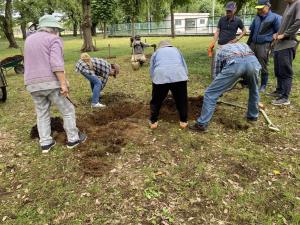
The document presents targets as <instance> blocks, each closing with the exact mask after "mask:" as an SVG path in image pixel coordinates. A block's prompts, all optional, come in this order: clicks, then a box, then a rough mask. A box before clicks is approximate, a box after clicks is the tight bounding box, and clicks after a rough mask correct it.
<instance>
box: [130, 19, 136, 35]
mask: <svg viewBox="0 0 300 225" xmlns="http://www.w3.org/2000/svg"><path fill="white" fill-rule="evenodd" d="M131 36H132V37H134V36H135V16H132V17H131Z"/></svg>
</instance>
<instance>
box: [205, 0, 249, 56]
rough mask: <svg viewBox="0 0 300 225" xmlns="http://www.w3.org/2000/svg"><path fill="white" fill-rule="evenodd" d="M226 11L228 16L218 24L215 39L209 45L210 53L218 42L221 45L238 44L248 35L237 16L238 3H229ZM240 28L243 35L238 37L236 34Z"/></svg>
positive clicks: (222, 18)
mask: <svg viewBox="0 0 300 225" xmlns="http://www.w3.org/2000/svg"><path fill="white" fill-rule="evenodd" d="M225 9H226V16H223V17H221V18H220V20H219V22H218V28H217V31H216V32H215V34H214V39H213V40H212V42H211V43H210V45H209V52H211V51H212V49H213V48H214V47H215V43H216V42H217V41H218V44H219V45H225V44H228V43H236V42H238V41H239V40H240V39H241V38H242V37H243V36H244V35H245V34H246V28H245V26H244V24H243V22H242V20H241V19H240V18H239V17H237V16H235V13H236V9H237V7H236V3H235V2H228V3H227V4H226V7H225ZM239 28H240V29H241V30H242V33H241V34H240V35H239V36H238V37H237V36H236V33H237V31H238V29H239Z"/></svg>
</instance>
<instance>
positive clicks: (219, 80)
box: [197, 56, 261, 126]
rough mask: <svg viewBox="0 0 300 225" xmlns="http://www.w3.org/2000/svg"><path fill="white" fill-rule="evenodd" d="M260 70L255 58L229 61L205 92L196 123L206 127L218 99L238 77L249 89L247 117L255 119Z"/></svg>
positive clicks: (249, 57) (237, 58) (240, 58)
mask: <svg viewBox="0 0 300 225" xmlns="http://www.w3.org/2000/svg"><path fill="white" fill-rule="evenodd" d="M260 69H261V66H260V64H259V62H258V61H257V59H256V57H255V56H244V57H236V58H233V59H231V60H230V62H229V63H228V64H227V65H225V67H224V68H223V69H222V71H221V73H219V74H218V75H217V77H216V78H215V79H214V80H213V82H212V83H211V84H210V86H209V87H208V88H207V90H206V91H205V94H204V101H203V106H202V111H201V116H200V117H199V118H198V119H197V122H198V123H199V124H200V125H205V126H207V125H208V123H209V121H210V120H211V118H212V116H213V113H214V111H215V108H216V104H217V101H218V98H219V97H220V95H222V94H223V93H224V92H225V91H226V90H228V89H229V88H230V87H231V86H232V85H233V84H234V83H235V82H236V81H237V80H238V79H239V78H240V77H243V78H244V79H245V80H246V81H247V82H248V87H249V99H248V112H247V117H248V118H257V117H258V114H259V109H258V102H259V93H258V75H259V72H260Z"/></svg>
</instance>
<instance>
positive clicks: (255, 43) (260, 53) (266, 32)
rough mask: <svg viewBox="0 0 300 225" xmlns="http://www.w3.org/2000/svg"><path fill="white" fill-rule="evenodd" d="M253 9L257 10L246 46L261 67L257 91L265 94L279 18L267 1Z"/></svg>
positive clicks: (260, 0)
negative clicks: (252, 52)
mask: <svg viewBox="0 0 300 225" xmlns="http://www.w3.org/2000/svg"><path fill="white" fill-rule="evenodd" d="M255 8H256V9H257V15H256V17H255V18H254V20H253V22H252V24H251V26H250V36H249V40H248V42H247V44H248V45H249V46H250V48H251V49H252V50H253V51H254V53H255V56H256V57H257V59H258V61H259V63H260V65H261V66H262V70H261V84H260V89H259V91H260V92H265V91H266V87H267V83H268V78H269V72H268V62H269V52H270V49H271V43H272V41H273V35H274V34H275V33H277V32H278V30H279V27H280V24H281V16H280V15H278V14H276V13H273V12H272V11H271V4H270V1H269V0H259V1H258V2H257V5H256V7H255Z"/></svg>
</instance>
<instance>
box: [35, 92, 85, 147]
mask: <svg viewBox="0 0 300 225" xmlns="http://www.w3.org/2000/svg"><path fill="white" fill-rule="evenodd" d="M31 95H32V98H33V101H34V103H35V111H36V115H37V127H38V131H39V136H40V145H41V146H44V145H49V144H51V143H52V142H53V139H52V137H51V125H50V123H51V121H50V107H51V105H52V104H54V105H56V107H57V108H58V110H59V112H60V113H61V114H62V116H63V120H64V129H65V131H66V134H67V138H68V141H69V142H74V141H77V140H78V139H79V137H78V129H77V127H76V118H75V108H74V106H73V105H72V103H70V102H69V101H68V100H67V99H66V98H65V97H64V96H62V95H60V89H51V90H43V91H36V92H32V93H31Z"/></svg>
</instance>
